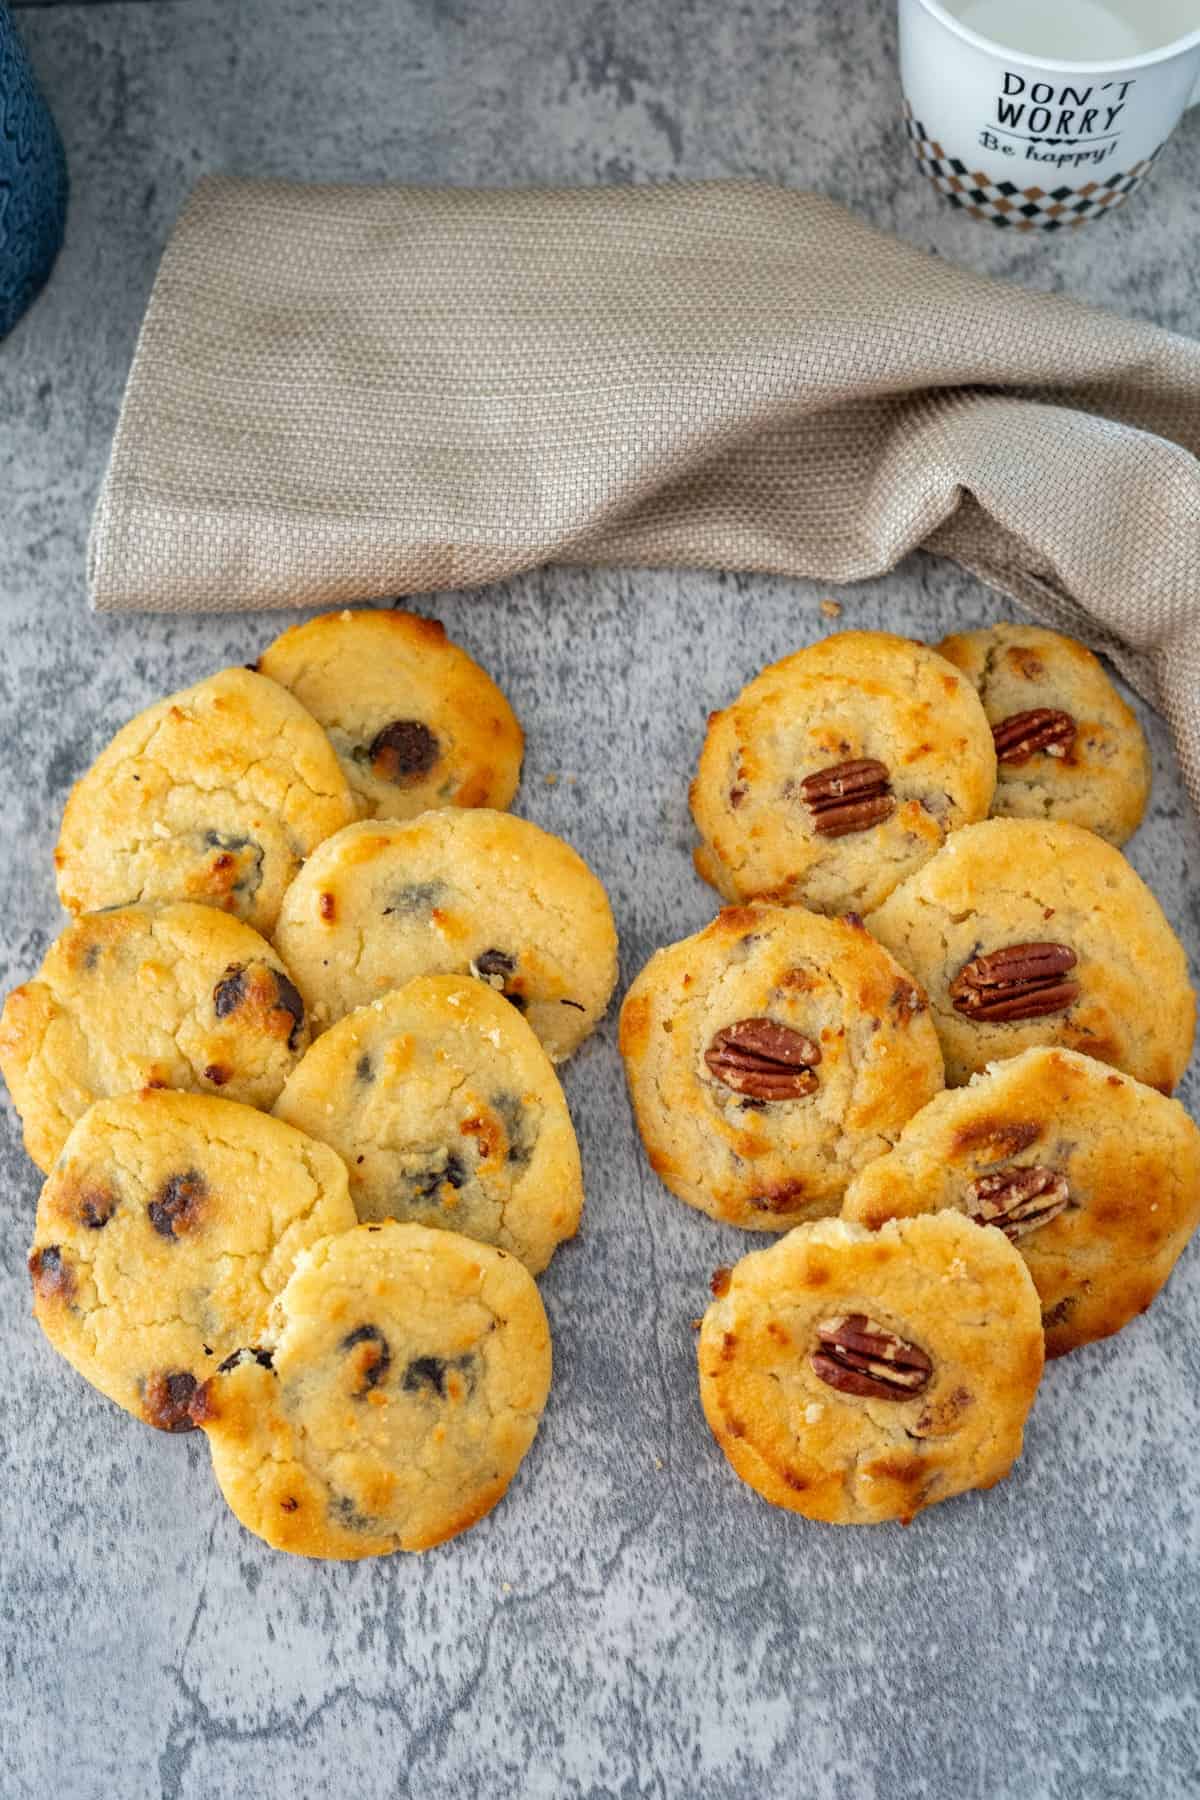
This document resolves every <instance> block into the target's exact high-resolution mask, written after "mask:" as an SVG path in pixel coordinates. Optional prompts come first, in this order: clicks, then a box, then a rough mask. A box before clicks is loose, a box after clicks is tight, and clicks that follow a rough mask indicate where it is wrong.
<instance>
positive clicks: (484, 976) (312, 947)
mask: <svg viewBox="0 0 1200 1800" xmlns="http://www.w3.org/2000/svg"><path fill="white" fill-rule="evenodd" d="M275 942H276V943H277V945H278V946H279V949H280V952H281V953H282V955H283V956H284V958H285V959H286V961H287V964H288V967H289V968H290V969H291V970H292V973H293V974H294V975H295V977H296V980H297V982H298V983H299V986H300V991H301V993H302V994H303V995H304V997H305V999H306V1000H307V1001H308V1003H309V1009H310V1013H311V1016H312V1019H313V1029H314V1031H316V1030H321V1029H324V1027H325V1026H327V1025H330V1024H332V1023H333V1022H334V1021H335V1020H337V1019H340V1018H342V1016H343V1015H344V1014H345V1013H348V1012H349V1011H350V1010H351V1009H352V1008H353V1007H356V1006H362V1005H364V1004H365V1003H366V1002H367V1001H370V1000H376V999H378V998H379V997H380V996H381V995H382V994H384V993H386V992H387V991H388V989H389V988H395V987H402V986H403V984H404V983H405V982H406V981H411V980H412V978H413V976H414V975H434V974H459V975H468V974H469V975H474V976H475V977H476V978H477V979H478V980H480V981H485V982H486V983H487V984H488V986H489V987H493V988H495V989H496V991H497V992H498V993H502V994H503V995H504V997H505V998H506V999H507V1000H509V1001H511V1003H512V1004H513V1006H515V1007H516V1008H517V1010H518V1011H519V1012H522V1013H524V1014H525V1016H526V1018H527V1019H528V1021H529V1023H530V1025H532V1027H533V1029H534V1031H535V1032H536V1033H537V1035H538V1037H539V1038H540V1039H541V1040H542V1043H543V1044H544V1046H545V1048H546V1049H547V1050H548V1051H549V1053H550V1055H551V1056H552V1057H553V1058H554V1060H555V1061H556V1062H557V1061H559V1060H560V1059H561V1058H562V1057H564V1056H569V1055H570V1054H571V1052H572V1050H574V1049H575V1048H576V1047H577V1046H578V1045H579V1044H580V1043H582V1041H583V1039H584V1038H585V1037H587V1035H588V1033H589V1032H590V1031H591V1030H592V1029H593V1027H594V1026H595V1024H596V1022H597V1021H598V1020H599V1018H600V1017H601V1015H602V1014H603V1012H604V1009H605V1007H606V1006H607V1005H608V1001H609V996H610V994H611V993H612V990H613V985H614V983H615V981H616V976H617V935H616V931H615V929H614V926H613V919H612V912H611V910H610V908H609V904H608V899H607V897H606V895H605V892H604V889H603V888H602V887H601V886H600V883H599V882H598V881H597V880H596V877H595V876H594V875H593V874H592V872H591V870H590V869H589V868H588V866H587V864H586V863H585V862H584V861H583V859H582V858H581V857H579V856H577V855H576V853H575V851H574V850H572V849H571V847H570V845H569V844H564V843H563V841H562V839H561V838H556V837H552V836H551V835H550V833H549V832H548V831H541V830H539V829H538V827H537V826H536V825H531V824H530V823H529V822H528V820H526V819H517V818H514V817H513V815H512V814H511V813H500V812H491V811H487V810H485V809H484V808H482V807H481V808H478V809H476V810H474V811H470V812H467V811H463V810H461V809H459V808H454V807H450V808H446V809H444V810H443V811H440V812H427V813H422V815H421V817H420V818H419V819H409V820H406V821H388V820H380V821H378V822H373V823H372V822H364V823H362V824H359V825H351V826H349V827H348V828H347V829H346V830H345V831H340V832H338V834H337V836H336V837H332V838H330V839H329V840H328V842H327V843H325V844H322V846H321V848H320V849H319V850H318V852H317V853H316V855H315V856H313V857H312V858H311V859H310V861H309V862H308V863H307V864H306V865H305V867H304V869H303V871H302V873H301V874H300V875H299V877H298V878H297V880H296V881H295V882H294V883H293V885H292V887H291V888H290V889H289V891H288V894H287V896H286V898H285V900H284V904H283V909H282V911H281V913H280V915H279V926H278V930H277V932H276V934H275Z"/></svg>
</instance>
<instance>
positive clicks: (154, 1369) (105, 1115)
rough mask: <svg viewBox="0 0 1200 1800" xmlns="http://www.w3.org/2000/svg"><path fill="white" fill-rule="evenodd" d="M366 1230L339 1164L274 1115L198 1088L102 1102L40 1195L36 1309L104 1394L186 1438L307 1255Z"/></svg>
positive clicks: (32, 1258)
mask: <svg viewBox="0 0 1200 1800" xmlns="http://www.w3.org/2000/svg"><path fill="white" fill-rule="evenodd" d="M354 1223H355V1216H354V1207H353V1205H352V1204H351V1200H350V1194H349V1189H348V1186H347V1181H346V1170H345V1167H344V1165H343V1164H342V1162H341V1160H340V1158H339V1157H337V1156H335V1154H334V1152H333V1151H332V1150H330V1149H328V1148H327V1147H326V1146H325V1145H324V1144H318V1143H314V1142H313V1141H312V1140H311V1139H310V1138H307V1137H305V1136H304V1135H303V1133H301V1132H299V1131H294V1130H293V1129H292V1127H291V1126H290V1125H284V1124H281V1123H280V1121H279V1120H278V1119H272V1118H269V1117H268V1116H267V1115H266V1114H264V1113H260V1112H255V1111H253V1110H252V1109H251V1108H250V1107H248V1106H239V1105H238V1104H237V1103H236V1102H235V1101H232V1100H214V1099H209V1098H207V1097H206V1096H204V1095H200V1094H176V1093H168V1092H158V1091H154V1092H148V1093H141V1094H126V1095H123V1096H122V1097H121V1098H119V1099H116V1100H101V1101H99V1102H98V1103H97V1104H96V1105H95V1106H93V1107H92V1108H91V1110H90V1111H89V1112H87V1113H85V1114H84V1115H83V1117H82V1118H81V1119H80V1120H79V1123H78V1124H77V1125H76V1126H75V1128H74V1130H73V1131H72V1132H71V1134H70V1136H69V1137H68V1139H67V1141H66V1144H65V1145H64V1146H63V1150H62V1154H61V1155H60V1156H59V1159H58V1161H57V1162H56V1164H55V1166H54V1168H53V1170H52V1171H51V1173H50V1176H49V1179H48V1180H47V1182H46V1184H45V1186H44V1187H43V1189H42V1193H41V1198H40V1199H39V1201H38V1211H37V1226H36V1230H35V1235H34V1241H33V1248H32V1250H31V1251H30V1255H29V1270H30V1275H31V1277H32V1281H33V1310H34V1314H35V1316H36V1318H37V1320H38V1323H39V1324H40V1325H41V1327H42V1330H43V1331H44V1332H45V1333H46V1336H47V1337H48V1338H49V1340H50V1342H51V1343H52V1344H53V1346H54V1348H55V1349H56V1350H57V1351H58V1352H59V1354H60V1355H62V1356H65V1357H66V1359H67V1361H68V1362H69V1363H71V1364H72V1365H73V1366H74V1367H75V1368H76V1369H78V1371H79V1373H80V1374H81V1375H83V1376H84V1377H85V1378H86V1379H87V1380H88V1381H90V1382H91V1383H92V1386H93V1387H97V1388H99V1390H100V1392H101V1393H102V1394H107V1396H108V1398H109V1399H110V1400H115V1401H116V1403H117V1405H118V1406H123V1407H124V1408H125V1410H126V1411H127V1412H131V1413H133V1415H134V1416H135V1417H136V1418H139V1419H143V1420H145V1422H146V1423H147V1424H149V1425H156V1426H158V1427H159V1429H161V1430H164V1431H189V1430H191V1429H192V1425H191V1420H190V1418H189V1415H188V1410H187V1409H188V1404H189V1402H190V1400H191V1397H192V1395H193V1394H194V1393H195V1391H196V1388H197V1386H198V1384H199V1383H201V1382H203V1381H204V1380H205V1378H206V1377H207V1376H208V1375H210V1374H211V1373H212V1372H213V1370H214V1369H215V1368H216V1367H217V1365H218V1364H219V1363H220V1362H221V1361H222V1359H223V1358H224V1357H226V1356H228V1355H229V1354H230V1353H231V1352H232V1351H234V1350H237V1349H238V1348H240V1346H241V1345H243V1344H245V1343H247V1342H251V1341H253V1340H254V1339H255V1338H256V1337H257V1335H258V1334H259V1333H260V1332H261V1331H262V1329H263V1327H264V1326H265V1323H266V1317H267V1308H268V1306H269V1304H270V1301H271V1298H272V1296H273V1295H274V1294H276V1293H277V1292H278V1291H279V1289H280V1288H281V1287H282V1286H283V1284H284V1282H285V1281H286V1280H287V1278H288V1276H289V1275H290V1274H291V1272H292V1265H293V1263H294V1262H295V1260H296V1256H297V1254H298V1252H299V1251H300V1250H302V1249H303V1248H304V1247H305V1246H307V1245H309V1244H312V1243H314V1242H315V1241H316V1240H317V1239H318V1238H322V1237H325V1236H326V1235H327V1234H328V1233H330V1232H335V1231H345V1230H347V1229H348V1228H349V1227H350V1226H352V1225H353V1224H354Z"/></svg>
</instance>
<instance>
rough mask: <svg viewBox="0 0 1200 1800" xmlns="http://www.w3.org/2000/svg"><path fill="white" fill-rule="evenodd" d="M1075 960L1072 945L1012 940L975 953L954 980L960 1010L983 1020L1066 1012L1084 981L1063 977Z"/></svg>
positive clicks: (953, 990) (954, 997)
mask: <svg viewBox="0 0 1200 1800" xmlns="http://www.w3.org/2000/svg"><path fill="white" fill-rule="evenodd" d="M1075 960H1076V958H1075V952H1074V951H1073V950H1072V949H1071V948H1070V947H1069V946H1068V945H1066V944H1009V945H1008V947H1007V948H1006V949H1004V950H993V951H991V952H990V953H989V954H988V955H987V956H975V957H972V959H971V961H970V962H969V963H964V964H963V966H962V968H961V969H960V970H959V972H958V974H957V975H956V976H955V977H954V980H953V981H952V982H951V983H950V998H951V1000H952V1001H953V1002H954V1010H955V1012H960V1013H963V1014H965V1016H966V1017H967V1018H968V1019H981V1020H1004V1019H1040V1018H1042V1017H1044V1016H1045V1015H1046V1014H1047V1013H1056V1012H1065V1011H1066V1009H1067V1007H1068V1006H1070V1005H1071V1004H1072V1002H1073V1001H1075V1000H1077V999H1078V998H1079V983H1078V982H1077V981H1065V980H1064V979H1063V977H1064V976H1065V975H1066V973H1067V971H1068V970H1069V969H1073V968H1074V967H1075Z"/></svg>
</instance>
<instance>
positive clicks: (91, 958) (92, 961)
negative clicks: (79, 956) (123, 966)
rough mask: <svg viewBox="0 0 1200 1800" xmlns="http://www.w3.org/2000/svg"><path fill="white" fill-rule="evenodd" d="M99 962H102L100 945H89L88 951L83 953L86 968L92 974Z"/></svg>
mask: <svg viewBox="0 0 1200 1800" xmlns="http://www.w3.org/2000/svg"><path fill="white" fill-rule="evenodd" d="M99 961H100V946H99V944H89V945H88V947H87V949H86V950H85V951H84V953H83V966H84V968H85V969H87V970H88V971H89V972H90V971H91V970H92V969H94V968H95V966H96V964H97V963H98V962H99Z"/></svg>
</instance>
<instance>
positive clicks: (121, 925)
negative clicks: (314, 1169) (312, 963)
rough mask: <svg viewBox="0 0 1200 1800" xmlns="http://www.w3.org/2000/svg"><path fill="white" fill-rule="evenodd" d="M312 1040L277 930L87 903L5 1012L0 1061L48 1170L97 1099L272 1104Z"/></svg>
mask: <svg viewBox="0 0 1200 1800" xmlns="http://www.w3.org/2000/svg"><path fill="white" fill-rule="evenodd" d="M307 1047H308V1024H307V1022H306V1019H305V1015H304V1002H303V1000H302V999H301V998H300V994H299V991H298V990H297V988H296V986H295V984H294V982H293V981H292V979H291V977H290V975H289V974H288V972H287V970H286V969H285V968H284V966H283V963H282V962H281V961H280V959H279V957H278V956H277V955H276V954H275V952H274V950H272V948H271V946H270V944H268V943H267V941H266V939H265V938H262V937H260V936H259V935H258V933H257V931H255V930H253V929H252V928H251V926H249V925H244V924H243V923H242V921H241V920H240V919H233V918H230V916H229V914H228V913H222V912H218V911H217V910H216V909H215V908H214V907H211V906H194V905H192V904H191V903H189V902H188V901H184V900H181V901H176V902H175V903H174V904H171V905H166V906H122V907H117V908H116V910H115V911H112V912H101V913H85V914H84V916H83V917H82V918H81V919H77V920H76V921H75V922H74V923H73V924H71V925H69V926H68V927H67V929H66V930H65V931H64V932H63V933H62V935H61V937H59V938H58V939H57V940H56V941H55V942H54V943H53V944H52V945H51V946H50V949H49V951H48V952H47V954H46V959H45V961H44V962H43V964H42V966H41V968H40V969H39V971H38V973H37V975H36V977H35V978H34V980H33V981H27V982H26V983H25V984H24V985H23V986H21V987H19V988H15V989H14V990H13V992H12V993H11V994H10V995H9V996H8V999H7V1000H6V1001H5V1004H4V1012H3V1015H2V1016H0V1070H3V1073H4V1079H5V1080H6V1081H7V1083H8V1087H9V1092H10V1093H11V1095H12V1097H13V1104H14V1105H15V1106H16V1109H17V1111H18V1113H19V1114H20V1116H21V1120H22V1122H23V1124H24V1127H25V1148H26V1149H27V1150H28V1152H29V1154H30V1156H31V1157H32V1158H33V1160H34V1162H35V1163H36V1164H37V1165H38V1167H39V1168H40V1169H42V1170H43V1171H44V1170H47V1169H49V1167H50V1165H51V1163H52V1162H53V1161H54V1159H55V1157H56V1156H57V1155H58V1153H59V1151H60V1150H61V1149H62V1147H63V1144H64V1143H65V1142H66V1138H67V1134H68V1132H69V1131H70V1129H71V1127H72V1126H73V1125H74V1123H75V1121H76V1120H77V1119H78V1118H79V1117H80V1116H81V1115H82V1114H83V1113H85V1112H86V1111H87V1109H88V1107H89V1106H91V1104H92V1103H93V1101H95V1100H104V1099H108V1098H111V1097H112V1096H114V1095H117V1094H128V1093H130V1092H132V1091H133V1090H134V1089H135V1088H143V1087H148V1088H181V1089H186V1090H189V1091H191V1092H196V1093H208V1094H215V1093H218V1092H219V1093H220V1095H221V1097H222V1098H223V1099H226V1100H238V1101H241V1102H242V1103H243V1104H244V1105H246V1106H260V1107H270V1106H273V1105H274V1103H275V1101H276V1100H277V1099H278V1097H279V1093H280V1090H281V1088H282V1087H283V1084H284V1082H285V1081H286V1080H287V1077H288V1075H289V1074H290V1073H291V1071H292V1070H293V1068H295V1066H296V1064H297V1062H298V1061H299V1059H300V1057H301V1055H302V1054H303V1052H304V1051H305V1050H306V1049H307Z"/></svg>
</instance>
